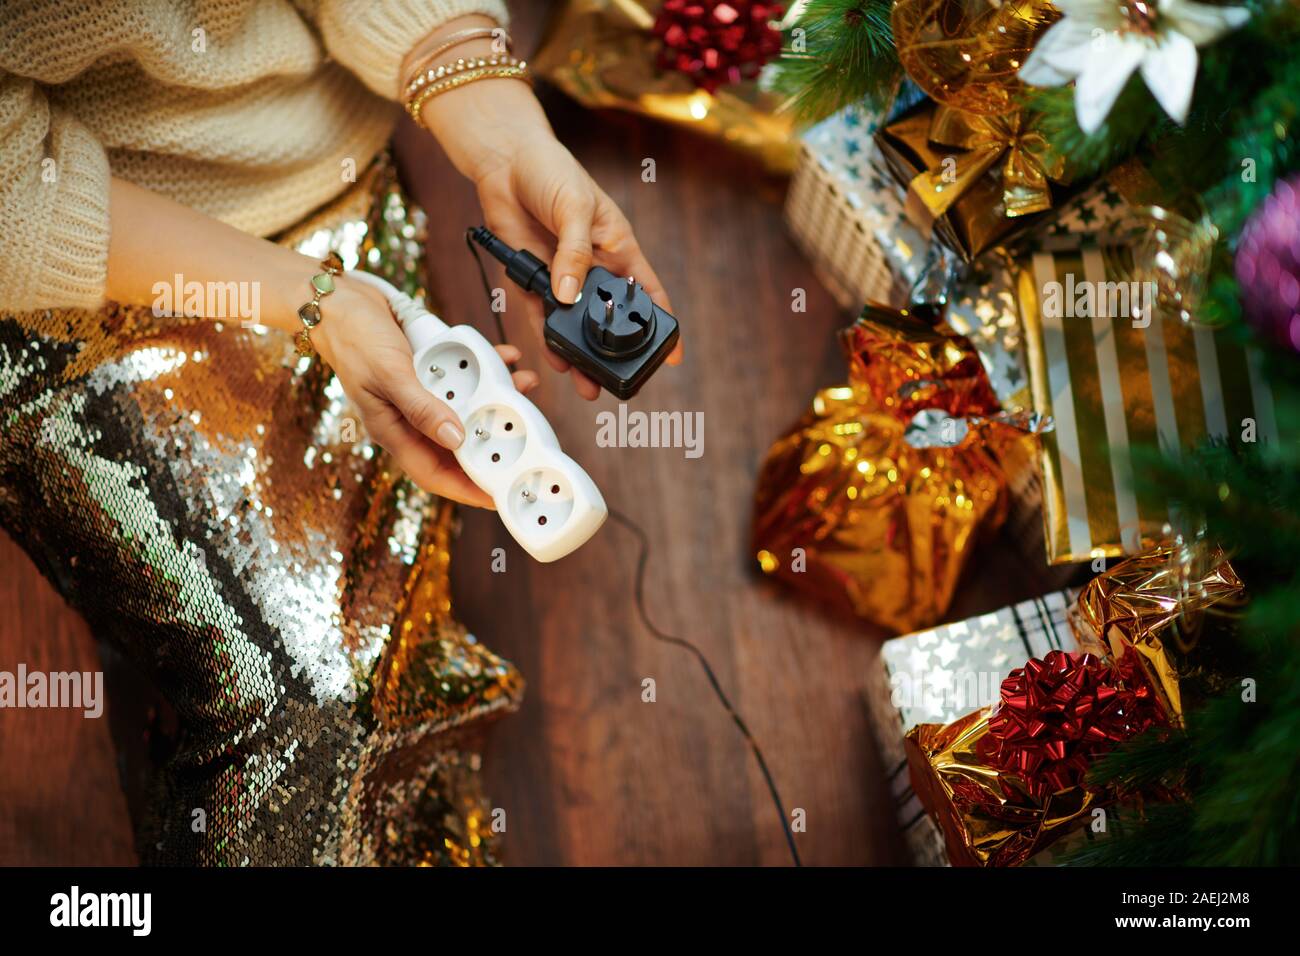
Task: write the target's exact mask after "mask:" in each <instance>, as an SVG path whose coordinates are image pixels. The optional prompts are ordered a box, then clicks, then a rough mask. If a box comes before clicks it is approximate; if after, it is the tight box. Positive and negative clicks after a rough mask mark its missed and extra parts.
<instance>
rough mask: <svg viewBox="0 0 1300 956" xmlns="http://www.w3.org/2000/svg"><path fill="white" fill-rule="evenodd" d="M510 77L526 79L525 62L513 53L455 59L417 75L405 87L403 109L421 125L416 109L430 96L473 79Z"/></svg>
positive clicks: (526, 68) (420, 108) (452, 88)
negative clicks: (406, 90)
mask: <svg viewBox="0 0 1300 956" xmlns="http://www.w3.org/2000/svg"><path fill="white" fill-rule="evenodd" d="M505 77H510V78H514V79H520V80H524V81H527V80H528V64H527V63H526V62H524V61H523V60H520V59H518V58H517V57H513V56H491V57H485V58H480V59H473V58H470V59H468V60H467V59H464V58H461V59H458V60H456V62H455V63H452V64H450V65H449V66H440V67H438V68H437V69H436V70H433V69H430V70H427V71H426V72H424V73H422V74H420V75H419V76H418V77H416V78H415V79H414V80H413V81H411V84H410V86H409V87H408V88H407V89H408V92H407V97H406V111H407V112H408V113H410V114H411V119H413V120H415V122H416V123H418V124H419V125H421V126H423V125H424V120H423V119H422V118H421V116H420V111H421V110H422V109H423V108H424V104H425V103H427V102H428V101H429V100H431V99H432V98H433V97H435V96H438V95H439V94H441V93H446V92H447V91H449V90H454V89H456V87H458V86H464V85H465V84H466V83H473V82H474V81H475V80H487V79H493V78H505Z"/></svg>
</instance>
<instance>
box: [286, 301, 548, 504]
mask: <svg viewBox="0 0 1300 956" xmlns="http://www.w3.org/2000/svg"><path fill="white" fill-rule="evenodd" d="M337 286H338V287H337V290H336V291H335V292H334V293H333V294H332V295H330V296H329V297H327V298H326V299H325V300H324V301H322V303H321V313H322V316H323V317H322V319H321V322H320V324H319V325H317V326H316V328H315V329H313V330H312V333H311V339H312V343H313V344H314V345H315V346H316V349H317V351H319V352H320V354H321V357H322V358H324V359H325V361H326V362H328V363H329V365H330V367H331V368H332V369H333V370H334V373H335V374H336V375H337V376H338V378H339V382H340V383H341V384H342V386H343V390H344V391H345V392H346V393H347V395H348V397H349V398H351V399H352V401H353V402H354V403H355V404H356V406H357V409H358V411H359V412H360V413H361V418H362V420H363V422H364V423H365V426H366V430H367V431H368V432H369V433H370V436H371V437H372V438H374V440H375V441H376V442H378V443H379V444H380V445H382V446H383V447H384V448H385V449H386V450H387V451H388V452H389V454H391V455H392V456H393V458H394V459H395V460H396V461H397V464H398V465H400V466H401V467H402V469H403V470H405V471H406V473H407V474H408V475H410V476H411V479H412V480H413V481H414V482H415V483H416V484H417V485H419V486H420V487H421V488H423V489H424V490H425V491H430V492H433V493H435V494H438V495H441V496H442V497H444V498H451V499H452V500H454V501H459V502H462V503H463V504H468V505H474V506H477V507H480V508H491V507H493V504H492V499H491V498H490V497H489V496H488V495H487V493H486V492H484V491H483V490H482V489H481V488H479V487H478V486H477V485H475V484H474V482H472V481H470V479H469V476H468V475H466V474H465V472H464V471H463V470H462V469H461V467H460V465H459V464H458V463H457V461H456V457H455V456H454V455H453V454H452V451H453V450H455V449H456V448H458V447H460V444H461V442H463V441H464V440H465V428H464V425H463V424H462V423H461V421H460V418H459V417H458V416H457V415H456V413H455V412H454V411H452V409H451V407H450V406H449V405H447V404H446V403H445V402H442V401H440V400H439V399H437V398H434V396H433V395H432V394H430V393H429V392H428V391H427V390H426V389H425V387H424V386H423V385H421V384H420V381H419V379H418V378H416V376H415V366H414V364H413V362H412V354H411V346H410V344H409V343H408V342H407V341H406V336H405V335H404V334H402V330H401V328H400V327H399V326H398V324H397V321H396V319H394V318H393V315H392V312H391V311H390V310H389V308H388V301H387V300H386V299H385V298H384V297H383V295H382V294H381V293H380V292H379V291H378V290H377V289H374V288H371V287H370V286H367V285H364V284H363V283H360V282H356V281H354V280H350V279H348V277H347V276H346V275H344V276H340V277H339V280H338V283H337ZM497 354H499V355H500V356H501V358H502V359H503V360H504V361H505V363H506V364H507V365H513V364H514V363H515V362H517V361H519V357H520V352H519V350H518V349H517V348H515V347H514V346H512V345H499V346H497ZM513 378H514V382H515V387H516V388H517V389H519V391H521V392H524V393H527V392H529V391H532V389H534V388H535V387H537V384H538V382H539V379H538V376H537V373H536V372H532V371H518V372H515V373H514V375H513Z"/></svg>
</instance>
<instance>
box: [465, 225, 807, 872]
mask: <svg viewBox="0 0 1300 956" xmlns="http://www.w3.org/2000/svg"><path fill="white" fill-rule="evenodd" d="M483 232H484V233H486V234H487V235H488V236H491V233H487V231H486V230H483ZM474 233H475V230H473V229H470V230H467V231H466V233H465V245H466V246H468V247H469V252H470V255H472V256H473V257H474V263H475V264H476V265H477V266H478V273H479V276H480V277H481V278H482V279H483V292H484V294H486V295H487V298H488V304H489V307H491V302H492V284H491V283H490V282H489V281H488V277H487V270H486V269H484V268H483V260H482V259H481V258H480V257H479V254H478V249H476V248H475V247H474V244H475V239H474ZM491 238H492V239H495V238H496V237H495V236H491ZM507 248H508V247H507ZM492 316H493V318H494V319H495V320H496V325H497V337H498V338H499V339H500V340H501V344H502V345H506V344H507V339H506V331H505V327H504V326H503V325H502V322H501V313H499V312H497V311H496V310H495V309H493V310H492ZM609 516H610V517H611V518H613V519H614V520H615V521H616V522H617V523H618V524H621V525H622V526H623V527H625V528H626V529H627V530H628V531H631V532H632V534H634V535H635V536H636V539H637V542H638V543H639V544H640V546H641V552H640V554H639V555H638V557H637V563H636V583H635V585H634V588H633V593H634V595H635V600H636V611H637V615H638V616H639V617H640V618H641V623H642V624H643V625H644V626H645V629H646V630H647V631H649V632H650V636H651V637H653V638H654V639H655V640H657V641H662V642H663V643H665V644H672V645H674V646H676V647H680V648H683V649H685V650H687V651H690V652H691V653H692V654H694V655H695V659H696V660H697V661H699V662H700V667H702V668H704V676H705V677H707V678H708V679H709V685H710V686H711V687H712V688H713V693H714V695H715V696H716V697H717V698H718V702H719V703H720V704H722V708H723V709H724V710H725V711H726V712H727V713H728V714H730V715H731V719H732V721H733V722H734V723H735V725H736V726H737V727H738V728H740V735H741V736H742V737H744V738H745V742H746V743H747V744H749V749H750V750H751V751H752V752H753V754H754V759H755V760H757V761H758V769H759V770H760V771H761V772H762V774H763V780H764V781H765V782H766V783H767V791H768V793H770V794H771V796H772V803H773V805H774V806H775V807H776V814H777V816H778V817H779V818H780V820H781V829H782V830H783V831H784V832H785V842H786V844H787V845H788V846H789V847H790V859H791V860H793V861H794V865H795V866H803V861H802V860H800V859H799V848H798V847H797V846H796V845H795V842H794V831H792V830H791V829H790V821H789V819H788V818H787V817H786V814H785V804H784V803H782V802H781V794H780V792H778V791H777V789H776V781H775V780H774V779H773V778H772V771H771V770H769V769H768V766H767V760H766V759H765V758H764V757H763V749H762V748H761V747H760V746H759V745H758V741H757V740H755V739H754V735H753V734H752V733H750V730H749V727H748V726H747V725H746V724H745V721H744V718H742V717H741V716H740V714H739V712H737V710H736V708H735V707H733V706H731V700H730V699H729V698H728V697H727V695H726V692H725V691H723V689H722V684H721V683H719V681H718V676H717V674H715V673H714V672H713V665H711V664H710V663H709V659H708V658H707V657H705V656H704V652H703V651H701V650H700V649H699V648H698V647H696V646H695V645H694V644H692V643H691V642H690V641H688V640H686V639H685V638H682V637H677V636H675V635H673V634H667V633H665V632H663V631H661V630H659V628H657V627H655V625H654V622H653V621H651V620H650V614H649V612H648V611H647V610H646V603H645V571H646V567H647V566H648V565H649V563H650V538H649V536H648V535H647V534H646V533H645V531H644V530H642V528H641V526H640V525H638V524H637V523H636V522H635V521H633V520H632V519H631V518H629V517H628V516H627V515H625V514H623V513H622V512H621V511H616V510H615V509H613V508H611V509H610V511H609Z"/></svg>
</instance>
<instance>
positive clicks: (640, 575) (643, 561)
mask: <svg viewBox="0 0 1300 956" xmlns="http://www.w3.org/2000/svg"><path fill="white" fill-rule="evenodd" d="M609 516H610V517H611V518H613V519H614V520H615V521H617V522H618V523H619V524H621V525H622V526H623V527H625V528H627V530H628V531H631V532H632V533H633V534H634V535H636V537H637V540H638V541H639V542H640V544H641V554H640V556H639V557H638V558H637V563H636V589H635V590H636V610H637V614H638V615H639V616H640V618H641V623H642V624H644V625H645V629H646V630H647V631H649V632H650V635H651V636H652V637H653V638H654V639H655V640H657V641H663V642H664V643H665V644H674V645H676V646H677V647H681V648H685V649H686V650H688V651H690V652H691V653H692V654H694V655H695V659H696V660H698V661H699V662H700V666H701V667H702V668H704V676H706V677H707V678H708V679H709V684H710V685H712V687H713V693H714V694H715V695H717V698H718V701H719V702H720V703H721V704H722V707H723V709H724V710H725V711H726V712H727V713H728V714H730V715H731V719H732V720H733V721H734V722H735V724H736V726H737V727H739V728H740V735H741V736H742V737H744V738H745V741H746V743H748V744H749V749H750V750H752V751H753V752H754V759H755V760H757V761H758V769H759V770H761V771H762V773H763V779H764V780H765V781H766V782H767V790H768V793H770V794H771V795H772V803H774V804H775V805H776V813H777V816H778V817H780V818H781V828H782V829H783V830H784V831H785V842H786V843H787V844H788V845H789V847H790V858H791V859H792V860H793V861H794V865H795V866H803V862H802V861H801V860H800V859H799V848H798V847H796V846H795V843H794V833H793V831H791V829H790V821H789V819H787V818H786V815H785V804H784V803H782V802H781V794H780V793H779V792H778V791H777V789H776V781H775V780H773V779H772V771H770V770H769V769H768V767H767V760H765V759H764V758H763V749H762V748H761V747H759V745H758V741H757V740H755V739H754V735H753V734H752V733H750V732H749V727H748V726H746V724H745V721H744V718H742V717H741V716H740V714H739V713H738V712H737V711H736V708H734V707H732V706H731V701H730V700H729V699H728V698H727V695H726V693H725V692H724V691H723V689H722V684H720V683H719V682H718V677H717V675H716V674H714V673H713V667H712V665H710V664H709V659H708V658H707V657H705V656H704V652H703V651H701V650H700V649H699V648H698V647H696V646H695V645H694V644H692V643H691V642H690V641H688V640H686V639H685V638H681V637H676V636H675V635H672V634H665V633H664V632H663V631H661V630H659V628H657V627H655V626H654V624H653V622H651V620H650V615H649V613H648V612H647V611H646V605H645V569H646V566H647V565H648V564H649V562H650V540H649V538H648V537H647V536H646V533H645V532H644V531H642V530H641V527H640V525H638V524H637V523H636V522H634V521H633V520H632V519H631V518H629V517H627V515H625V514H623V513H622V512H620V511H615V510H614V509H613V508H611V509H610V510H609Z"/></svg>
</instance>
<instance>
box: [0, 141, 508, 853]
mask: <svg viewBox="0 0 1300 956" xmlns="http://www.w3.org/2000/svg"><path fill="white" fill-rule="evenodd" d="M423 238H424V236H423V214H422V213H421V211H420V210H419V209H418V208H417V207H415V206H414V205H413V204H411V203H410V202H408V200H407V199H406V197H405V196H404V194H403V192H402V190H401V187H400V185H399V184H398V182H397V178H396V176H395V175H394V172H393V168H392V164H391V161H390V160H389V159H388V158H387V157H383V158H381V159H380V160H379V161H377V162H376V163H375V165H374V166H372V167H371V168H370V170H369V171H368V172H367V173H366V174H365V175H364V176H362V177H361V178H360V180H359V181H358V182H357V183H356V184H354V185H353V186H352V187H350V188H349V189H348V190H347V191H346V192H345V193H344V194H343V195H342V196H341V197H340V198H339V199H338V200H337V201H335V202H334V203H332V204H330V206H329V207H328V208H325V209H323V210H320V211H318V212H317V213H315V214H313V215H312V216H311V217H309V218H308V219H307V220H306V221H304V222H303V223H301V224H300V225H298V226H296V227H294V228H293V229H292V230H290V231H289V233H288V234H286V235H285V236H283V237H281V238H280V241H281V242H284V243H286V244H289V245H292V246H294V247H296V248H298V249H299V250H300V251H302V252H304V253H307V254H310V255H312V256H317V257H321V256H324V255H325V253H326V252H328V251H329V250H331V249H332V250H335V251H337V252H338V253H339V254H340V255H341V256H342V257H343V259H344V262H345V264H346V265H347V266H348V267H349V268H354V267H356V266H357V265H358V264H362V265H363V266H364V267H365V268H366V269H368V270H370V271H372V272H378V273H380V274H382V275H384V276H385V277H386V278H388V279H389V280H390V281H393V282H394V283H395V284H398V285H399V287H405V288H406V290H407V291H408V292H411V293H421V294H422V293H423V288H422V286H423V283H422V275H423V256H424V250H423ZM454 520H455V515H454V511H453V508H452V506H451V505H450V504H449V503H447V502H444V501H441V500H439V499H437V498H436V497H434V496H431V495H428V494H426V493H424V492H422V491H420V490H419V489H418V488H416V487H415V486H414V485H413V484H412V483H411V482H410V481H409V480H408V479H407V478H405V477H404V476H403V475H402V474H401V473H400V472H399V471H397V470H396V468H395V466H394V465H393V464H392V462H391V461H390V459H389V458H388V456H387V455H386V454H385V453H384V452H383V450H382V449H380V448H379V447H378V446H377V445H375V444H373V443H372V442H371V441H370V440H369V439H368V438H367V436H366V434H365V431H364V428H363V426H362V425H361V421H360V417H359V415H358V414H357V412H356V410H355V408H354V407H353V406H352V404H351V403H350V402H349V400H348V398H347V397H346V396H345V395H344V394H343V391H342V389H341V388H340V386H339V383H338V381H337V379H335V378H334V377H333V376H332V375H331V374H330V372H329V370H328V369H327V368H326V367H324V366H323V365H322V363H320V362H319V361H308V360H300V359H299V358H298V357H297V356H296V355H295V354H294V349H293V343H292V341H291V340H290V338H289V336H287V335H284V334H282V333H277V332H272V331H267V330H264V329H261V328H257V327H253V328H242V327H237V326H232V325H230V324H226V325H225V326H224V327H223V326H222V324H221V323H213V322H208V321H205V320H198V319H185V318H175V317H168V316H164V317H156V316H154V315H153V314H152V310H149V309H124V308H116V307H110V308H108V309H106V310H104V311H100V312H84V311H45V312H40V313H27V314H19V315H15V314H0V526H3V527H4V528H5V530H7V531H8V532H9V534H11V535H12V536H13V537H14V538H15V539H16V540H17V541H18V542H19V543H20V544H21V545H22V547H23V548H24V549H25V550H26V551H27V553H28V554H30V555H31V556H32V558H33V559H34V560H35V562H36V564H37V565H38V566H39V567H40V568H41V570H42V572H43V573H44V574H45V575H46V576H47V577H48V578H49V579H50V580H51V581H52V582H53V583H54V585H55V586H56V587H57V589H58V590H59V592H60V593H61V594H62V595H63V596H64V597H65V599H66V600H67V601H68V602H69V603H70V604H71V605H72V606H73V607H75V608H76V609H77V610H78V611H80V612H81V613H82V614H83V615H85V617H86V619H87V620H88V621H89V622H90V624H91V627H92V629H93V630H94V632H95V634H96V636H97V637H98V638H99V639H101V640H103V641H105V642H108V643H109V644H111V645H112V646H113V647H114V648H115V649H116V650H117V651H119V652H120V653H121V654H122V655H124V656H125V657H127V658H128V659H129V660H130V661H131V662H132V663H133V664H134V666H135V667H136V668H137V669H139V670H140V671H141V672H142V673H143V674H144V675H145V677H146V678H147V679H148V681H149V682H150V683H151V684H152V685H153V686H154V687H155V688H156V689H157V691H158V693H159V695H160V696H161V697H162V698H163V699H164V700H165V701H166V702H167V705H168V706H169V707H170V708H171V709H172V710H173V711H174V716H175V722H176V725H177V727H178V728H179V731H178V733H177V734H176V737H175V746H174V747H173V748H172V749H171V752H170V755H169V756H168V759H167V760H166V762H165V763H164V764H163V765H162V766H160V767H159V768H158V771H157V774H156V784H155V785H154V786H153V787H152V790H153V792H152V794H151V796H150V799H149V803H150V809H149V811H148V813H147V814H144V815H143V817H142V819H141V820H138V821H137V822H136V825H137V844H138V848H139V852H140V856H141V859H142V861H143V862H146V863H161V864H198V865H289V866H293V865H330V864H340V865H374V864H379V865H439V864H452V865H473V864H483V863H493V862H495V861H496V848H495V846H494V840H493V826H492V824H493V819H492V813H491V810H490V808H489V806H488V805H487V804H486V803H485V801H484V799H483V796H482V794H481V792H480V790H479V788H478V786H477V774H476V771H477V769H478V757H477V755H476V754H475V753H474V752H473V744H474V736H475V735H474V734H473V733H472V731H473V729H474V728H475V727H476V726H478V725H480V724H481V723H482V718H485V717H487V716H489V715H492V714H494V713H499V712H502V711H506V710H510V709H513V708H514V707H516V706H517V705H518V701H519V698H520V695H521V694H522V691H523V682H522V680H521V679H520V677H519V674H518V672H517V671H516V670H515V669H514V667H513V666H512V665H511V664H510V663H508V662H507V661H505V660H503V659H502V658H500V657H498V656H497V655H496V654H494V653H492V652H491V651H490V650H488V649H487V648H486V647H484V646H483V645H482V644H480V643H479V642H478V641H477V640H476V639H475V638H474V637H473V635H470V634H468V633H467V632H466V630H465V628H464V627H463V626H462V625H461V624H459V623H458V622H457V621H456V620H455V618H454V617H453V616H452V609H451V600H450V587H449V580H448V575H449V564H450V555H449V547H450V539H451V537H452V533H453V522H454ZM110 705H111V704H110Z"/></svg>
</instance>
